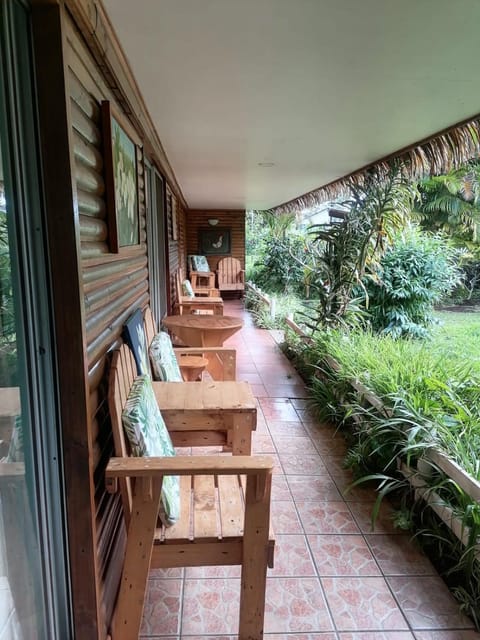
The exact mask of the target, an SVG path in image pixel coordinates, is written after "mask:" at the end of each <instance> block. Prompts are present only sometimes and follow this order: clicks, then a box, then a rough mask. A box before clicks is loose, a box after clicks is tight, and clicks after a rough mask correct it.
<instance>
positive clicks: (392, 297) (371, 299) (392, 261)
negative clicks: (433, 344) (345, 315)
mask: <svg viewBox="0 0 480 640" xmlns="http://www.w3.org/2000/svg"><path fill="white" fill-rule="evenodd" d="M459 280H460V271H459V269H458V267H457V252H456V250H455V249H454V248H453V247H451V246H450V245H449V244H448V241H447V240H446V239H445V238H443V237H441V236H438V235H427V234H424V233H420V232H419V231H417V230H415V229H413V228H409V229H407V230H406V231H404V232H402V234H400V235H398V236H397V237H396V240H395V242H394V243H393V244H392V245H391V246H390V247H389V248H388V249H387V250H386V252H385V254H384V255H383V257H382V260H381V263H380V264H379V265H378V266H377V268H376V269H375V270H374V271H372V272H371V273H370V274H369V276H368V277H366V278H364V280H363V290H358V295H359V296H362V295H363V299H364V303H365V306H366V307H367V308H368V311H369V315H370V322H371V325H372V328H373V329H374V330H375V331H378V332H381V333H386V334H390V335H392V336H393V337H396V338H398V337H405V336H411V337H422V338H423V337H426V336H427V335H428V327H429V325H431V324H432V322H433V305H434V304H435V303H437V302H439V301H440V300H441V299H442V298H443V297H444V296H445V295H447V294H448V293H449V292H450V291H452V289H453V288H454V286H455V285H456V284H457V283H458V282H459Z"/></svg>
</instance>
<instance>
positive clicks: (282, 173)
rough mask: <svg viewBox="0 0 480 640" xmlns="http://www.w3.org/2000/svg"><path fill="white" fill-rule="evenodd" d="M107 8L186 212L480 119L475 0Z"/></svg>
mask: <svg viewBox="0 0 480 640" xmlns="http://www.w3.org/2000/svg"><path fill="white" fill-rule="evenodd" d="M104 5H105V7H106V10H107V13H108V15H109V18H110V20H111V22H112V24H113V27H114V29H115V31H116V32H117V35H118V37H119V40H120V43H121V45H122V47H123V49H124V51H125V53H126V56H127V58H128V60H129V62H130V65H131V68H132V70H133V73H134V75H135V77H136V80H137V83H138V86H139V88H140V91H141V92H142V94H143V96H144V99H145V103H146V106H147V108H148V110H149V112H150V115H151V117H152V119H153V121H154V123H155V125H156V127H157V130H158V133H159V136H160V139H161V141H162V143H163V147H164V148H165V151H166V154H167V156H168V158H169V161H170V164H171V165H172V167H173V170H174V172H175V174H176V177H177V179H178V182H179V185H180V187H181V189H182V192H183V195H184V197H185V199H186V201H187V203H188V205H189V206H190V207H191V208H213V209H215V208H216V209H222V208H230V209H239V208H247V209H248V208H252V209H267V208H271V207H274V206H277V205H279V204H281V203H284V202H287V201H290V200H292V199H294V198H297V197H298V196H300V195H302V194H304V193H307V192H311V191H312V190H316V189H317V188H318V187H321V186H323V185H326V184H329V183H331V182H332V181H335V180H337V179H338V178H341V177H343V176H345V175H348V174H350V173H352V172H354V171H356V170H357V169H359V168H361V167H364V166H366V165H369V164H371V163H372V162H375V161H377V160H378V159H380V158H384V157H386V156H389V155H391V154H392V153H395V152H396V151H398V150H400V149H403V148H405V147H409V146H411V145H413V144H414V143H415V142H417V141H419V140H422V139H424V138H426V137H428V136H431V135H433V134H435V133H436V132H439V131H441V130H443V129H445V128H447V127H449V126H451V125H453V124H455V123H458V122H460V121H463V120H466V119H469V118H472V117H474V116H475V115H476V114H478V112H480V82H479V81H478V77H477V76H478V72H477V69H478V60H479V59H480V40H479V38H478V25H479V24H480V2H478V0H455V2H452V1H451V0H401V1H399V0H136V1H135V2H131V0H104ZM447 146H448V145H447ZM445 148H446V147H445ZM270 165H272V166H270ZM302 202H303V201H300V204H301V203H302ZM304 203H308V198H307V199H306V200H305V201H304Z"/></svg>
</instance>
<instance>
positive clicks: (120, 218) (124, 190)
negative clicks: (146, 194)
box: [112, 117, 138, 247]
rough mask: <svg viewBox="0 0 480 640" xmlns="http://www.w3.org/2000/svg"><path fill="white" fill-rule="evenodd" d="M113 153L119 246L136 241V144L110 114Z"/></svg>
mask: <svg viewBox="0 0 480 640" xmlns="http://www.w3.org/2000/svg"><path fill="white" fill-rule="evenodd" d="M112 154H113V172H114V182H115V210H116V213H117V233H118V245H119V246H120V247H126V246H130V245H133V244H138V203H137V165H136V152H135V144H134V143H133V142H132V140H130V138H129V137H128V136H127V134H126V133H125V131H124V130H123V129H122V127H121V126H120V125H119V123H118V122H117V121H116V120H115V118H113V117H112Z"/></svg>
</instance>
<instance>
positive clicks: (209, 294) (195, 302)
mask: <svg viewBox="0 0 480 640" xmlns="http://www.w3.org/2000/svg"><path fill="white" fill-rule="evenodd" d="M183 282H184V280H183V279H182V273H181V271H180V270H179V271H177V274H176V284H177V298H178V300H177V311H178V313H179V314H180V315H183V314H184V313H193V312H197V313H206V314H215V315H220V316H221V315H223V300H222V298H221V297H220V293H219V291H218V289H209V288H203V289H202V295H198V293H195V290H194V289H193V287H192V290H193V292H194V294H195V295H194V297H193V298H192V297H190V296H187V295H185V294H184V292H183ZM197 292H198V289H197Z"/></svg>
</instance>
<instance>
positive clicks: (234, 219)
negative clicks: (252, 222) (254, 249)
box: [182, 209, 245, 271]
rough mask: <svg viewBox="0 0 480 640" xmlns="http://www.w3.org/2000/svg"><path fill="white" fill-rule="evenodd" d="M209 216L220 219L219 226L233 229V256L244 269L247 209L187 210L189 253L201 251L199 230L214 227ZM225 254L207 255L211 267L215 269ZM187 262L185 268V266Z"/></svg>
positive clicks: (187, 245) (187, 246)
mask: <svg viewBox="0 0 480 640" xmlns="http://www.w3.org/2000/svg"><path fill="white" fill-rule="evenodd" d="M209 218H216V219H218V225H217V227H218V228H224V229H230V230H231V236H230V240H231V253H230V254H229V255H231V256H232V257H233V258H238V260H240V263H241V265H242V269H245V211H215V210H210V211H208V210H198V209H189V210H188V211H187V212H186V248H187V255H188V254H198V253H199V252H200V246H199V231H201V230H202V229H205V230H208V229H213V228H214V227H212V226H210V225H209V224H208V219H209ZM224 257H225V256H207V260H208V264H209V265H210V269H211V270H212V271H215V270H216V268H217V263H218V261H219V260H220V258H224ZM185 263H186V258H185V262H184V263H183V265H182V266H183V268H185Z"/></svg>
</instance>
